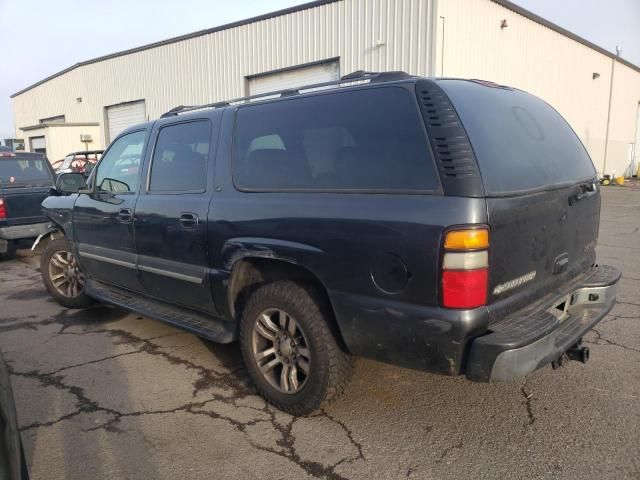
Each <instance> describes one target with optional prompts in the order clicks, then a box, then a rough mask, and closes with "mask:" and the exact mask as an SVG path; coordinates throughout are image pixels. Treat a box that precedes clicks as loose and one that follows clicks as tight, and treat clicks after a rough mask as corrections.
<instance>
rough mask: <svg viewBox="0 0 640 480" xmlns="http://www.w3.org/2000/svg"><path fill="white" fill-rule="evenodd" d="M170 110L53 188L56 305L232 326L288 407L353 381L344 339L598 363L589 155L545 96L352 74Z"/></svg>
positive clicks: (468, 367)
mask: <svg viewBox="0 0 640 480" xmlns="http://www.w3.org/2000/svg"><path fill="white" fill-rule="evenodd" d="M354 82H356V83H357V84H355V85H354ZM274 97H278V98H274ZM258 100H262V101H258ZM163 117H164V118H161V119H160V120H157V121H154V122H149V123H145V124H142V125H138V126H136V127H132V128H130V129H128V130H126V131H125V132H123V133H122V134H121V135H120V136H119V137H118V138H116V139H115V140H114V142H113V143H112V144H111V145H110V146H109V148H108V150H107V151H106V152H105V155H104V157H103V158H102V160H101V161H100V163H99V164H98V166H97V168H96V170H95V171H94V172H93V174H92V175H91V177H90V178H89V181H88V186H87V187H86V189H83V190H80V191H79V192H78V193H72V194H71V195H69V196H60V197H51V198H48V199H47V200H45V202H44V204H43V206H44V208H45V210H46V212H47V215H48V216H49V218H50V219H51V221H52V222H54V223H55V224H56V225H57V226H58V228H59V233H57V234H55V235H56V236H55V240H53V241H52V242H51V243H49V245H48V247H47V248H46V250H45V252H44V254H43V256H42V267H41V270H42V273H43V279H44V282H45V285H46V286H47V289H48V290H49V292H50V293H51V295H52V296H53V297H54V298H56V299H57V300H58V301H59V302H60V303H61V304H63V305H65V306H67V307H84V306H86V305H88V304H89V303H90V302H91V301H92V300H93V299H97V300H100V301H104V302H108V303H111V304H114V305H118V306H120V307H123V308H126V309H129V310H132V311H135V312H139V313H141V314H144V315H147V316H149V317H153V318H157V319H159V320H163V321H165V322H169V323H172V324H174V325H179V326H181V327H184V328H186V329H189V330H191V331H193V332H196V333H197V334H198V335H201V336H202V337H204V338H208V339H210V340H213V341H216V342H231V341H234V340H237V339H239V340H240V346H241V349H242V352H243V355H244V358H245V361H246V364H247V368H248V371H249V373H250V375H251V377H252V379H253V381H254V382H255V384H256V387H257V389H258V391H259V392H260V393H261V394H262V395H263V396H264V397H265V398H266V399H267V400H268V401H270V402H271V403H273V404H274V405H276V406H277V407H279V408H281V409H283V410H286V411H288V412H291V413H293V414H305V413H308V412H310V411H312V410H314V409H316V408H318V407H319V406H321V405H322V404H323V402H325V401H327V400H329V399H331V398H335V397H337V396H339V394H340V393H342V391H343V390H344V387H345V384H346V381H347V378H348V376H349V372H350V368H351V362H350V358H351V355H360V356H364V357H369V358H374V359H377V360H380V361H383V362H389V363H393V364H397V365H402V366H405V367H411V368H416V369H420V370H427V371H430V372H435V373H440V374H444V375H466V376H467V378H469V379H471V380H476V381H484V382H486V381H508V380H511V379H514V378H517V377H520V376H523V375H526V374H528V373H530V372H532V371H534V370H536V369H538V368H540V367H542V366H545V365H548V364H550V363H554V364H555V365H558V364H559V363H561V362H562V360H563V359H565V358H567V357H569V358H571V359H578V360H581V361H586V360H587V358H588V350H587V349H586V348H585V347H583V346H581V344H580V341H581V338H582V336H583V335H584V334H585V333H586V332H587V331H589V330H590V329H591V328H592V327H593V326H594V325H595V324H597V323H598V322H599V321H600V320H601V319H602V318H603V317H604V316H605V315H606V313H607V312H608V311H609V310H610V309H611V308H612V306H613V304H614V302H615V292H616V284H617V282H618V280H619V278H620V272H619V271H617V270H616V269H614V268H612V267H607V266H599V265H597V264H596V255H595V246H596V241H597V236H598V222H599V215H600V189H599V186H598V184H597V182H596V172H595V169H594V167H593V164H592V162H591V160H590V158H589V156H588V154H587V152H586V150H585V148H584V147H583V145H582V144H581V143H580V141H579V140H578V137H577V136H576V135H575V133H574V132H573V131H572V130H571V128H570V127H569V125H568V124H567V122H566V121H565V120H564V119H563V118H562V117H561V116H560V115H559V114H558V113H557V112H556V111H555V110H554V109H553V108H551V107H550V106H549V105H547V104H546V103H545V102H543V101H542V100H540V99H538V98H536V97H534V96H532V95H529V94H527V93H525V92H523V91H520V90H516V89H513V88H508V87H504V86H501V85H496V84H493V83H489V82H480V81H474V80H458V79H427V78H418V77H412V76H409V75H407V74H404V73H401V72H390V73H381V74H367V73H358V74H355V75H349V76H347V77H343V80H342V81H340V82H336V83H335V84H323V85H320V86H318V85H315V86H310V87H307V88H306V89H299V90H295V91H292V90H287V91H284V92H280V93H279V94H278V93H275V94H274V93H273V92H272V93H269V94H264V96H258V97H252V98H249V99H243V100H232V101H231V102H229V103H219V104H212V105H205V106H202V107H181V108H178V109H174V110H173V111H171V112H168V113H167V114H165V115H164V116H163ZM69 175H72V174H67V175H62V176H61V177H60V179H61V180H64V179H65V177H66V178H68V179H69V180H70V179H71V178H75V179H76V180H75V181H77V182H78V183H77V184H76V185H75V186H74V187H73V188H72V189H67V190H66V191H67V192H69V191H73V192H75V191H77V189H78V186H82V187H83V185H80V184H81V183H82V178H81V177H79V176H76V177H69ZM83 188H84V187H83ZM60 189H62V187H60Z"/></svg>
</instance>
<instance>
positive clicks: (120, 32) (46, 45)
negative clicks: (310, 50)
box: [0, 0, 640, 139]
mask: <svg viewBox="0 0 640 480" xmlns="http://www.w3.org/2000/svg"><path fill="white" fill-rule="evenodd" d="M440 1H444V2H446V1H447V0H440ZM467 1H474V0H467ZM300 3H304V1H300V0H269V1H264V0H235V1H228V0H180V1H171V2H168V1H159V0H110V1H106V2H105V1H101V2H87V1H79V0H53V1H43V0H0V139H4V138H10V137H13V132H14V130H13V117H12V112H11V101H10V99H9V95H11V94H13V93H15V92H17V91H18V90H20V89H22V88H24V87H26V86H28V85H31V84H32V83H35V82H37V81H38V80H41V79H43V78H45V77H46V76H48V75H51V74H52V73H55V72H58V71H60V70H62V69H64V68H66V67H68V66H70V65H73V64H75V63H77V62H79V61H82V60H87V59H90V58H94V57H97V56H100V55H105V54H108V53H112V52H116V51H119V50H125V49H128V48H132V47H136V46H139V45H143V44H146V43H150V42H154V41H158V40H163V39H166V38H169V37H174V36H177V35H181V34H184V33H189V32H193V31H196V30H202V29H205V28H210V27H214V26H217V25H222V24H225V23H229V22H233V21H235V20H241V19H244V18H248V17H253V16H255V15H260V14H263V13H267V12H271V11H274V10H279V9H281V8H286V7H289V6H292V5H296V4H300ZM515 3H518V4H520V5H522V6H523V7H525V8H527V9H529V10H532V11H533V12H535V13H537V14H538V15H540V16H542V17H545V18H547V19H548V20H550V21H552V22H554V23H557V24H559V25H560V26H562V27H564V28H566V29H568V30H571V31H573V32H574V33H576V34H578V35H580V36H582V37H584V38H587V39H588V40H590V41H592V42H594V43H596V44H598V45H601V46H602V47H604V48H606V49H608V50H611V51H614V50H615V46H616V45H622V47H623V50H622V56H623V57H624V58H626V59H628V60H629V61H631V62H633V63H635V64H636V65H640V0H608V1H603V0H515Z"/></svg>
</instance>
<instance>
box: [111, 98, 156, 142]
mask: <svg viewBox="0 0 640 480" xmlns="http://www.w3.org/2000/svg"><path fill="white" fill-rule="evenodd" d="M146 121H147V111H146V108H145V105H144V100H140V101H139V102H129V103H123V104H120V105H114V106H112V107H107V125H108V127H109V138H108V139H107V141H108V142H111V141H112V140H113V139H114V138H116V137H117V136H118V134H119V133H120V132H122V131H123V130H124V129H125V128H128V127H130V126H132V125H136V124H138V123H142V122H146Z"/></svg>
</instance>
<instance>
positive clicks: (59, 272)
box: [49, 250, 85, 298]
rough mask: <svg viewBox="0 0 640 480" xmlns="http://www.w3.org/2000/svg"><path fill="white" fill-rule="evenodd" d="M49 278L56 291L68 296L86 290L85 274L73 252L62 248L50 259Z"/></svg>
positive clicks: (72, 296)
mask: <svg viewBox="0 0 640 480" xmlns="http://www.w3.org/2000/svg"><path fill="white" fill-rule="evenodd" d="M49 278H50V279H51V284H52V285H53V288H55V289H56V291H57V292H58V293H59V294H60V295H62V296H63V297H67V298H75V297H78V296H80V295H81V294H82V293H83V292H84V280H85V279H84V275H83V274H82V271H81V270H80V265H78V262H77V261H76V257H75V256H74V255H73V253H71V252H69V251H66V250H60V251H58V252H55V253H54V254H53V255H51V258H50V259H49Z"/></svg>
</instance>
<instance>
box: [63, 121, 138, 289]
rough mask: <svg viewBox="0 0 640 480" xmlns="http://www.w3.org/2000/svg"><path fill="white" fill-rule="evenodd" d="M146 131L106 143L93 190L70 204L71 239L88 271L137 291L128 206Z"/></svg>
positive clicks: (135, 194)
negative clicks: (73, 239) (71, 212)
mask: <svg viewBox="0 0 640 480" xmlns="http://www.w3.org/2000/svg"><path fill="white" fill-rule="evenodd" d="M146 136H147V131H146V130H139V131H135V132H131V133H127V134H125V135H122V136H121V137H119V138H118V139H117V140H116V141H115V142H113V143H112V144H111V146H110V147H109V149H108V150H107V152H106V153H105V155H104V157H103V158H102V160H101V162H100V164H99V165H98V167H97V171H96V174H95V176H94V179H93V192H92V193H88V194H84V193H83V194H80V195H79V196H78V199H77V200H76V203H75V206H74V210H73V228H74V238H75V243H76V245H77V248H78V254H79V256H80V264H81V265H82V268H83V271H84V272H85V274H86V275H87V277H88V278H93V279H95V280H99V281H102V282H107V283H111V284H114V285H117V286H119V287H123V288H126V289H129V290H133V291H142V287H141V285H140V281H139V279H138V276H137V270H136V245H135V241H134V231H133V212H134V209H135V205H136V199H137V198H138V185H139V183H140V163H141V158H142V153H143V149H144V146H145V138H146Z"/></svg>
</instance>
